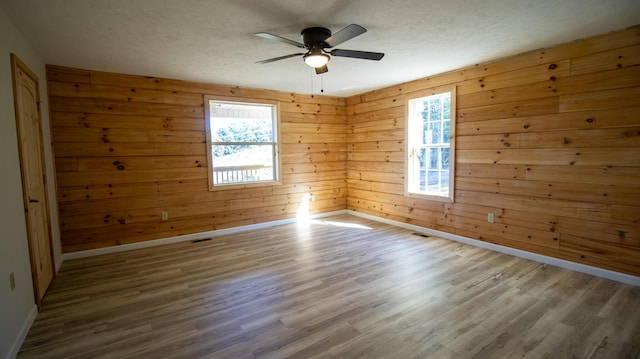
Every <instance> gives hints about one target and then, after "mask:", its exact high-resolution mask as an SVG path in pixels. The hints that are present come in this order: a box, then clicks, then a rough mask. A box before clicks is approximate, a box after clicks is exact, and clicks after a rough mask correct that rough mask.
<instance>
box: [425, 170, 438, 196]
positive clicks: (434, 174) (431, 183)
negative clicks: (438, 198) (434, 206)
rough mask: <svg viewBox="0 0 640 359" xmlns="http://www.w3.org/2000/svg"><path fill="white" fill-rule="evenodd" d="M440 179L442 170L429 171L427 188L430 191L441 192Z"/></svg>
mask: <svg viewBox="0 0 640 359" xmlns="http://www.w3.org/2000/svg"><path fill="white" fill-rule="evenodd" d="M439 180H440V171H428V172H427V190H428V191H430V192H439V190H438V187H439V186H438V181H439Z"/></svg>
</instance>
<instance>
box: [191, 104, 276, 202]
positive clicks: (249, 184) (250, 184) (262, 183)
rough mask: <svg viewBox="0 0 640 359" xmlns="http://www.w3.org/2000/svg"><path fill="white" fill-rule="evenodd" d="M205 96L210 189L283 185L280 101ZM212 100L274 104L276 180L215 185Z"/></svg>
mask: <svg viewBox="0 0 640 359" xmlns="http://www.w3.org/2000/svg"><path fill="white" fill-rule="evenodd" d="M203 97H204V116H205V135H206V139H207V177H208V179H209V191H219V190H227V189H238V188H251V187H265V186H273V185H281V184H282V179H281V178H282V173H281V168H282V165H281V162H280V102H278V101H270V100H256V99H249V98H241V97H227V96H215V95H204V96H203ZM211 101H214V102H215V101H219V102H231V103H238V104H249V105H252V104H255V105H271V106H274V112H275V113H274V116H275V121H274V122H275V126H276V130H275V131H274V132H273V136H274V139H273V140H274V142H273V143H274V147H273V151H274V153H273V156H274V169H273V171H274V177H275V180H273V181H260V182H244V183H230V184H217V185H214V178H213V168H212V166H213V158H212V153H211V146H212V141H211V113H210V112H211V111H210V102H211Z"/></svg>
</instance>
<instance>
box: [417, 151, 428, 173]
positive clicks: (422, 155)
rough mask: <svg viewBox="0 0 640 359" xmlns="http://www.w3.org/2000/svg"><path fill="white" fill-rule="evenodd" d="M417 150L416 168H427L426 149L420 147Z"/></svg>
mask: <svg viewBox="0 0 640 359" xmlns="http://www.w3.org/2000/svg"><path fill="white" fill-rule="evenodd" d="M417 152H418V168H420V169H426V168H427V149H426V148H421V149H419V150H418V151H417Z"/></svg>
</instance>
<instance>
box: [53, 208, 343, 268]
mask: <svg viewBox="0 0 640 359" xmlns="http://www.w3.org/2000/svg"><path fill="white" fill-rule="evenodd" d="M345 213H347V210H340V211H335V212H327V213H320V214H315V215H311V216H309V218H310V219H315V218H324V217H330V216H337V215H339V214H345ZM297 221H298V219H297V218H295V217H294V218H287V219H282V220H279V221H271V222H264V223H257V224H249V225H246V226H239V227H233V228H225V229H216V230H213V231H209V232H200V233H193V234H186V235H182V236H176V237H169V238H161V239H155V240H152V241H145V242H138V243H130V244H122V245H119V246H113V247H106V248H98V249H89V250H86V251H78V252H71V253H63V254H62V257H61V259H62V260H61V262H63V261H65V260H69V259H77V258H86V257H93V256H98V255H101V254H109V253H117V252H124V251H130V250H134V249H140V248H149V247H155V246H161V245H163V244H170V243H178V242H185V241H193V240H197V239H204V238H211V237H215V236H221V235H223V234H231V233H238V232H245V231H251V230H254V229H261V228H268V227H275V226H281V225H284V224H291V223H296V222H297Z"/></svg>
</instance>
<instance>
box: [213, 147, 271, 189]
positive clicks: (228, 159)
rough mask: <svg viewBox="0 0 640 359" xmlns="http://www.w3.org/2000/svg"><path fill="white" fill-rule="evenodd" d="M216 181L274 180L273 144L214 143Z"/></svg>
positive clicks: (217, 182)
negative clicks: (235, 144) (236, 144)
mask: <svg viewBox="0 0 640 359" xmlns="http://www.w3.org/2000/svg"><path fill="white" fill-rule="evenodd" d="M211 150H212V154H213V161H212V162H213V175H214V183H216V184H220V183H237V182H259V181H273V180H274V172H273V156H272V154H273V145H271V144H269V145H239V146H233V145H213V146H211Z"/></svg>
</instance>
